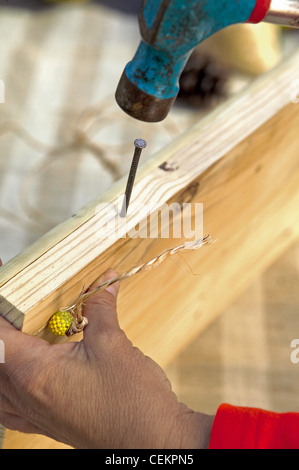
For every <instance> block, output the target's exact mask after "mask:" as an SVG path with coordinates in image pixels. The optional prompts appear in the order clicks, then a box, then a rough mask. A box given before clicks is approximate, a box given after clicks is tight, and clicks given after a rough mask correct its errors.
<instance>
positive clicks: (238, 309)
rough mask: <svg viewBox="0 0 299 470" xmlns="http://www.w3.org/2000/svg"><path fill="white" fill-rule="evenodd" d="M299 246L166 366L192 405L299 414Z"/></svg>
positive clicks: (212, 410)
mask: <svg viewBox="0 0 299 470" xmlns="http://www.w3.org/2000/svg"><path fill="white" fill-rule="evenodd" d="M298 282H299V244H298V242H297V243H296V244H295V245H293V246H292V247H291V248H290V249H289V250H287V251H286V253H284V254H283V255H282V256H281V257H280V258H279V259H278V260H277V261H276V262H275V263H273V265H271V266H270V268H268V269H267V270H266V271H265V272H264V273H263V274H262V275H261V276H259V277H258V278H257V279H255V280H254V281H253V283H252V284H251V285H250V286H249V288H248V289H246V291H245V292H244V293H243V294H242V295H241V296H240V297H239V298H238V299H237V300H236V301H235V302H233V303H232V304H231V305H230V306H229V307H228V308H227V309H225V310H224V311H223V313H222V314H221V316H220V317H219V318H218V319H217V320H216V321H215V322H213V323H212V324H211V325H210V326H209V327H208V328H207V329H206V330H205V331H204V332H203V333H202V334H200V335H199V336H198V337H197V338H196V339H195V340H194V341H193V342H192V343H190V345H188V346H187V347H186V349H185V350H184V351H183V352H182V353H181V354H180V355H179V356H178V357H176V358H175V359H174V360H173V361H172V362H171V364H169V366H168V367H167V368H166V373H167V375H168V377H169V379H170V381H171V383H172V386H173V389H174V391H175V392H176V393H177V395H178V397H179V399H180V400H181V401H182V402H183V403H187V404H188V406H190V407H191V408H192V409H196V410H202V411H205V412H206V413H211V414H214V413H215V411H216V409H217V408H218V406H219V405H220V404H221V403H224V402H226V403H231V404H233V405H240V406H253V407H260V408H264V409H268V410H273V411H276V412H280V413H283V412H288V411H295V412H299V397H298V370H299V363H293V362H292V361H291V357H290V356H291V352H292V351H293V349H292V348H291V347H290V345H291V342H292V340H293V339H295V338H298V336H299V335H298V306H299V290H298Z"/></svg>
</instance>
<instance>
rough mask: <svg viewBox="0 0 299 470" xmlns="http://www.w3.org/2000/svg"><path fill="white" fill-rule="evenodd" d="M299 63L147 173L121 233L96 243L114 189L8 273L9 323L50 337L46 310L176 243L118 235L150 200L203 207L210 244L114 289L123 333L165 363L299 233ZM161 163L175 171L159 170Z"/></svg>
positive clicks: (218, 115)
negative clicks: (297, 83)
mask: <svg viewBox="0 0 299 470" xmlns="http://www.w3.org/2000/svg"><path fill="white" fill-rule="evenodd" d="M298 57H299V54H298V53H297V54H296V55H295V56H293V57H292V58H290V59H289V60H288V61H287V62H286V63H285V64H284V65H283V66H281V67H280V68H279V69H276V70H274V71H273V72H271V73H270V74H268V75H267V76H265V77H262V78H261V79H259V80H258V81H257V82H255V84H254V85H253V86H251V87H250V88H249V89H248V90H247V91H246V92H245V93H243V94H242V95H241V96H239V97H238V98H237V99H234V100H232V101H230V102H228V103H226V105H225V106H224V107H221V109H219V110H217V112H215V113H212V115H211V116H209V117H208V118H207V119H205V120H204V121H203V122H201V123H200V124H198V125H197V126H195V128H193V129H191V130H190V131H189V132H188V133H187V135H185V136H184V137H183V138H181V139H179V140H178V141H177V142H176V143H175V144H174V145H173V146H170V148H168V149H166V150H165V151H164V152H163V153H162V154H160V155H158V157H157V159H156V160H155V161H153V162H151V163H150V164H149V165H147V166H146V167H145V168H143V171H142V172H141V175H140V176H139V180H138V181H137V183H136V185H135V188H134V194H133V197H132V203H131V206H130V210H131V212H130V213H129V214H130V215H129V217H128V219H127V226H126V227H122V228H121V232H120V235H121V236H123V237H124V238H121V236H119V237H118V238H117V239H115V238H113V237H112V236H111V235H112V232H110V233H109V232H108V233H106V234H105V237H104V238H101V236H100V233H101V232H100V231H99V229H98V228H99V223H101V222H103V217H106V218H107V220H109V221H111V220H113V218H115V217H116V216H117V207H120V204H121V201H122V192H120V188H121V183H120V184H119V185H118V186H117V188H114V193H113V192H110V194H109V195H108V196H107V197H106V201H108V202H111V203H112V205H111V206H109V210H108V212H105V208H103V207H102V206H101V207H100V209H99V210H98V211H96V210H95V209H96V208H97V207H98V204H99V202H100V201H97V202H96V203H93V204H91V205H90V206H89V207H88V208H87V209H86V208H85V209H84V210H82V211H81V212H80V213H79V214H77V215H76V217H74V219H73V220H70V221H67V222H66V223H65V224H63V225H62V226H61V227H59V228H57V229H55V230H54V231H52V232H51V233H50V234H49V235H48V236H47V237H44V238H43V239H42V240H40V241H39V242H38V243H37V244H35V245H34V246H33V247H31V248H30V249H29V250H27V251H26V252H25V253H23V254H22V255H21V256H20V257H18V258H17V259H15V260H14V261H13V262H12V263H9V264H8V266H6V268H5V266H4V267H3V268H2V270H1V271H0V273H1V277H0V279H1V280H0V286H1V288H0V296H1V297H2V298H3V299H5V302H6V305H8V304H7V302H9V304H11V305H12V306H13V307H12V309H10V310H9V309H8V310H7V311H6V314H8V313H9V312H10V315H11V317H10V319H11V320H13V315H14V307H15V308H16V309H17V311H18V315H19V312H22V314H23V327H22V329H23V331H26V332H28V333H30V334H36V332H37V331H39V336H42V337H45V338H47V339H48V340H49V341H53V339H54V337H50V333H49V332H48V330H47V329H46V328H44V327H45V325H46V322H47V320H48V319H49V317H50V316H51V314H52V313H54V312H55V311H56V310H58V309H59V308H60V307H63V306H67V305H70V304H71V303H73V302H74V301H75V300H76V298H77V296H78V295H79V293H80V292H81V290H82V288H83V287H88V285H89V284H90V283H91V282H92V281H94V280H95V279H96V278H97V277H98V276H99V275H100V274H101V273H102V272H103V271H105V270H106V269H107V268H109V267H113V268H114V269H117V270H118V271H120V272H122V271H125V270H127V269H130V268H131V267H132V266H133V265H135V264H139V263H140V261H142V262H146V261H148V260H149V259H151V258H152V257H154V256H156V255H157V254H159V253H160V252H161V251H163V249H165V248H169V247H170V246H176V245H178V244H180V243H181V242H182V240H178V239H161V238H157V239H149V238H145V239H139V238H135V239H134V238H130V237H128V236H125V235H126V232H127V230H129V229H132V228H133V227H134V226H135V225H136V224H137V223H140V222H141V221H142V220H144V219H145V217H146V210H145V209H146V203H148V202H149V201H151V202H154V203H155V204H156V207H157V208H159V207H160V206H161V204H163V203H165V202H168V203H171V202H179V203H180V204H181V203H183V202H192V203H195V202H200V203H203V205H204V235H207V234H210V235H211V236H212V238H213V240H214V243H213V244H212V245H208V246H206V247H203V248H202V249H200V250H199V251H198V252H190V253H188V254H186V255H184V259H182V258H178V259H175V260H174V259H171V260H170V259H169V260H168V261H167V262H165V263H164V264H163V268H162V267H161V268H157V269H154V270H153V271H148V272H145V273H142V274H138V275H137V276H135V277H134V278H131V279H128V280H126V281H124V282H123V283H122V286H121V290H120V297H119V319H120V324H121V326H122V328H123V329H124V330H125V331H126V333H127V335H128V337H129V338H130V339H131V340H132V341H133V343H134V344H135V345H136V346H138V347H140V348H141V349H142V350H143V351H144V353H146V354H148V355H149V356H151V357H152V358H153V359H155V360H156V361H157V362H159V363H160V364H161V365H162V366H165V365H166V364H167V363H169V361H170V360H171V359H172V358H173V357H174V356H175V355H176V354H177V353H178V352H179V351H181V350H182V349H183V348H184V347H185V346H186V345H187V344H188V343H189V342H190V341H191V340H192V339H193V338H195V336H196V335H198V333H199V332H200V331H202V330H203V329H204V328H205V327H206V326H207V325H208V324H209V323H210V322H212V321H213V320H214V319H215V318H216V317H217V316H218V315H219V314H220V313H221V311H223V309H224V308H225V306H227V305H228V304H229V303H230V302H231V301H232V300H233V299H234V298H235V297H236V296H238V295H239V294H240V292H241V291H242V290H243V289H244V288H245V287H246V286H247V284H248V283H249V282H250V281H251V280H252V279H253V278H254V277H255V276H257V275H258V274H259V273H260V272H262V270H264V269H265V268H266V267H267V266H268V265H269V264H270V263H271V262H272V261H273V260H274V259H275V258H276V257H278V256H279V255H280V254H281V253H282V252H283V251H284V250H285V249H286V248H287V247H288V246H289V245H290V244H291V243H293V241H294V240H296V239H297V238H298V236H299V220H298V217H297V211H298V204H299V190H298V188H299V167H298V161H297V149H298V126H299V113H298V109H297V107H296V105H295V104H293V103H290V93H289V87H290V80H291V78H292V77H293V76H294V75H293V74H294V73H295V72H296V70H297V62H298ZM165 160H166V161H167V162H168V165H170V166H172V167H173V168H176V169H175V170H174V171H165V169H163V167H162V168H160V167H159V165H160V164H161V163H162V162H163V161H165ZM140 202H141V203H142V205H143V206H142V207H143V208H140V205H139V203H140ZM186 262H187V263H188V264H187V265H186V264H185V263H186ZM180 265H182V266H183V269H182V267H181V266H180ZM188 270H189V272H188ZM190 270H191V272H190ZM186 271H187V272H186ZM192 273H193V274H194V275H193V274H192ZM1 297H0V310H1V308H2V307H1ZM77 339H78V338H77Z"/></svg>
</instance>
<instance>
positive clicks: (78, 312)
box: [61, 235, 212, 336]
mask: <svg viewBox="0 0 299 470" xmlns="http://www.w3.org/2000/svg"><path fill="white" fill-rule="evenodd" d="M211 242H212V239H211V237H210V235H208V236H206V237H205V238H202V239H199V240H195V241H194V242H191V243H186V244H183V245H179V246H176V247H175V248H170V249H167V250H164V251H163V252H162V253H160V254H159V255H158V256H156V257H155V258H153V259H151V260H150V261H148V262H147V263H143V264H140V265H138V266H135V267H134V268H132V269H130V270H129V271H126V272H124V273H122V274H120V275H118V276H116V277H114V278H112V279H109V280H108V281H105V282H103V283H102V284H100V285H99V286H98V287H96V288H95V289H92V290H90V291H88V292H85V293H84V292H82V293H81V294H80V296H79V297H78V299H77V301H76V302H75V304H74V305H72V306H71V307H67V308H63V309H61V310H64V311H68V312H70V313H71V314H72V315H73V317H74V321H73V324H72V325H71V327H70V328H69V329H68V331H67V333H66V335H67V336H72V335H74V334H75V333H80V332H81V331H83V330H84V328H85V327H86V325H87V324H88V320H87V318H86V317H84V316H83V307H84V305H85V302H86V301H87V300H88V299H90V297H92V296H94V295H96V294H98V293H99V292H101V291H103V290H105V289H107V287H109V286H111V285H112V284H115V283H116V282H119V281H123V280H124V279H128V278H130V277H132V276H135V275H136V274H138V273H140V272H144V271H147V270H150V269H153V268H155V267H157V266H159V265H160V264H161V263H162V262H163V261H165V260H166V259H167V258H169V257H170V256H173V255H175V254H179V253H182V252H185V251H187V250H198V249H199V248H201V247H202V246H203V245H206V244H210V243H211Z"/></svg>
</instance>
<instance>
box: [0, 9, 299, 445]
mask: <svg viewBox="0 0 299 470" xmlns="http://www.w3.org/2000/svg"><path fill="white" fill-rule="evenodd" d="M140 3H141V1H140V0H130V1H129V0H127V1H126V2H123V1H122V0H102V1H100V0H99V1H93V2H92V1H79V0H77V1H64V2H63V1H61V2H59V1H42V0H39V1H38V0H34V1H33V0H32V1H27V2H26V1H25V0H23V1H17V0H15V1H3V0H1V1H0V80H3V82H4V84H5V103H2V104H0V257H1V258H2V260H3V262H6V261H8V260H10V259H12V258H13V257H14V256H16V255H17V254H18V253H19V252H21V251H22V250H24V248H26V247H27V246H29V245H30V244H31V243H32V242H34V241H35V240H37V239H38V238H40V237H41V236H42V235H43V234H44V233H46V232H48V231H49V230H50V229H51V228H53V227H54V226H56V225H57V224H59V223H60V222H63V221H64V220H66V219H67V218H69V217H70V216H71V215H72V214H73V213H74V212H75V211H76V210H78V209H80V208H81V207H83V206H84V205H85V204H87V203H88V202H90V201H91V200H92V199H94V198H96V197H98V196H100V195H101V194H102V193H104V192H105V191H106V190H107V189H109V188H110V187H111V185H112V184H113V183H114V182H115V181H117V180H118V179H119V178H120V177H122V176H124V175H126V174H127V173H128V170H129V167H130V164H131V156H132V150H133V141H134V139H135V138H137V137H142V138H144V139H146V140H147V141H148V147H147V149H146V151H145V152H144V153H143V157H142V158H143V162H141V163H144V162H145V161H146V160H148V159H150V158H152V157H153V156H154V155H155V153H156V152H157V151H159V150H160V149H161V148H163V147H164V146H165V145H167V144H168V143H170V142H172V141H173V139H175V138H177V137H178V136H179V135H180V134H182V133H183V132H184V131H185V130H186V129H187V128H189V127H190V126H191V125H192V124H193V123H195V122H197V121H198V120H199V119H201V118H202V117H204V116H205V115H206V114H208V113H209V112H211V110H212V109H214V108H215V107H216V106H218V105H219V104H221V103H223V102H225V100H227V99H228V98H229V97H231V96H232V95H234V94H236V93H239V92H240V91H242V90H243V89H244V88H245V87H246V86H248V85H249V84H250V83H251V81H252V80H255V79H256V77H258V76H259V75H260V74H262V73H265V72H266V71H267V70H269V69H271V68H273V67H275V66H276V65H277V64H279V63H280V62H281V61H282V60H283V58H284V57H285V56H287V55H288V54H290V53H291V52H292V51H293V50H294V49H295V48H296V47H298V38H299V36H298V32H297V31H294V30H287V29H284V28H280V27H278V26H273V25H268V24H259V25H255V26H251V25H237V26H232V27H230V28H227V29H226V30H224V31H222V32H220V33H218V34H217V35H215V36H213V37H212V38H210V39H208V40H207V41H205V42H204V43H203V44H202V45H201V46H200V47H198V48H196V50H195V52H194V54H193V55H192V56H191V58H190V61H189V63H188V64H187V66H186V69H185V71H184V73H183V75H182V78H181V93H180V96H179V98H178V100H177V103H176V105H175V107H174V109H173V110H172V112H171V113H170V115H169V117H168V118H167V119H166V120H165V121H163V122H162V123H159V124H154V125H153V124H145V123H141V122H138V121H133V120H132V119H131V118H130V117H128V116H126V115H125V114H124V113H123V112H122V111H121V110H120V109H119V108H118V106H117V104H116V103H115V100H114V93H115V89H116V86H117V83H118V81H119V78H120V75H121V73H122V70H123V68H124V66H125V65H126V63H127V62H128V61H129V60H130V59H131V58H132V56H133V54H134V53H135V50H136V47H137V45H138V42H139V38H140V36H139V29H138V21H137V12H138V9H139V5H140ZM298 78H299V77H298ZM178 269H179V268H178ZM298 281H299V245H298V246H294V247H293V248H292V249H291V250H290V251H289V252H288V253H286V254H285V255H284V257H283V258H282V259H280V260H278V261H277V262H276V263H275V265H273V266H272V267H271V268H270V269H269V270H268V271H267V272H266V273H264V275H263V276H261V277H260V278H259V279H257V280H256V281H255V282H254V284H253V285H252V286H251V287H250V288H249V289H248V291H247V292H245V293H244V295H243V296H242V297H241V298H240V299H238V300H237V301H236V302H235V303H234V304H233V305H231V306H230V308H229V309H227V311H226V312H224V314H223V315H222V316H221V317H220V318H219V320H217V321H215V322H214V323H213V324H212V325H211V326H210V327H209V328H208V329H207V330H206V331H205V332H203V333H202V334H201V335H200V336H199V337H198V339H197V340H196V341H195V342H194V343H193V344H191V345H190V346H189V347H188V348H187V349H186V350H185V351H184V352H183V353H182V354H181V355H180V356H179V357H178V358H176V360H175V361H173V363H172V364H169V366H168V368H167V371H166V372H167V374H168V376H169V378H170V380H171V381H172V384H173V388H174V390H175V391H176V393H177V394H178V396H179V398H180V399H181V400H182V401H184V402H185V403H187V404H188V405H189V406H190V407H193V408H195V409H199V410H202V411H206V412H208V413H214V412H215V411H216V409H217V406H218V405H219V404H220V403H222V402H224V401H227V402H230V403H233V404H240V405H247V406H260V407H263V408H267V409H274V410H276V411H290V410H294V411H295V410H297V411H299V399H298V394H297V391H296V386H297V383H298V372H299V364H293V363H292V362H291V360H290V354H291V351H292V350H291V348H290V343H291V341H292V340H293V339H294V338H296V336H297V337H299V331H298V332H297V330H296V326H297V325H298V320H297V318H298V313H299V311H298V305H299V288H298V285H299V284H298ZM14 436H15V434H14ZM14 439H15V437H13V436H12V437H11V440H10V441H9V439H8V440H7V444H6V445H7V446H10V447H11V448H14V447H16V446H17V445H19V444H16V441H15V440H14ZM28 442H29V441H28ZM28 442H27V444H24V446H26V445H27V446H34V445H35V444H32V442H33V441H31V443H29V444H28ZM43 442H44V444H41V441H40V440H39V441H38V443H36V446H37V447H38V446H40V445H44V446H45V447H47V446H49V447H51V445H52V444H50V443H49V442H50V441H48V440H45V441H43ZM53 445H54V444H53Z"/></svg>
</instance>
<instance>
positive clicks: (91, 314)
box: [84, 270, 119, 341]
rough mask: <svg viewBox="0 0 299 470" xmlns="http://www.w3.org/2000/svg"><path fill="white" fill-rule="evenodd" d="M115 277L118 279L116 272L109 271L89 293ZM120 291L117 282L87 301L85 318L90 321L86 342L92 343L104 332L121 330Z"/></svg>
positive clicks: (86, 330) (86, 329)
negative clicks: (119, 319) (118, 297)
mask: <svg viewBox="0 0 299 470" xmlns="http://www.w3.org/2000/svg"><path fill="white" fill-rule="evenodd" d="M115 277H117V273H116V272H115V271H112V270H109V271H107V272H106V273H104V274H103V276H101V277H100V278H99V279H98V280H97V281H96V282H94V283H93V284H92V285H91V286H90V288H89V289H88V291H91V290H93V289H95V288H96V287H98V286H99V285H101V284H102V283H103V282H105V281H108V280H110V279H113V278H115ZM118 290H119V282H116V283H115V284H112V285H111V286H109V287H107V288H106V289H105V290H103V291H101V292H99V293H98V294H95V295H94V296H92V297H90V298H89V299H88V300H87V301H86V304H85V307H84V316H86V317H87V319H88V325H87V327H86V328H85V330H84V340H85V341H86V340H87V341H90V340H92V338H95V337H97V336H98V335H99V334H101V333H103V332H108V331H111V330H115V329H119V324H118V319H117V313H116V301H117V295H118Z"/></svg>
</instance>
